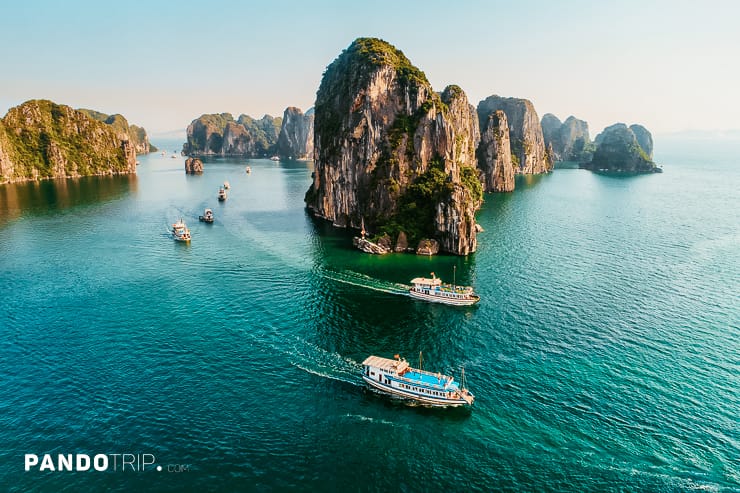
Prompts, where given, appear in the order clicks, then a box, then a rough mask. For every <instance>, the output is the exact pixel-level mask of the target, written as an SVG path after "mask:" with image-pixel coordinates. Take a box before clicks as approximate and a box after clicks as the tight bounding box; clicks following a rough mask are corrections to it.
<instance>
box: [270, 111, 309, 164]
mask: <svg viewBox="0 0 740 493" xmlns="http://www.w3.org/2000/svg"><path fill="white" fill-rule="evenodd" d="M313 118H314V112H313V108H311V109H310V110H308V111H307V112H306V114H305V115H304V114H303V112H302V111H301V110H300V109H299V108H296V107H294V106H290V107H288V108H285V112H284V113H283V125H282V127H280V135H279V136H278V141H277V154H278V156H280V157H284V158H292V159H313Z"/></svg>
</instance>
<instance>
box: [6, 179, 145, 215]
mask: <svg viewBox="0 0 740 493" xmlns="http://www.w3.org/2000/svg"><path fill="white" fill-rule="evenodd" d="M136 190H137V177H136V175H133V174H132V175H115V176H85V177H81V178H68V179H58V180H41V181H29V182H23V183H10V184H7V185H0V224H3V223H6V222H9V221H12V220H14V219H17V218H19V217H21V216H22V215H27V214H28V215H46V214H49V213H55V212H58V211H61V210H64V209H70V208H73V207H78V206H85V205H91V204H99V203H105V202H110V201H112V200H115V199H118V198H120V197H122V196H124V195H126V194H128V193H130V192H136Z"/></svg>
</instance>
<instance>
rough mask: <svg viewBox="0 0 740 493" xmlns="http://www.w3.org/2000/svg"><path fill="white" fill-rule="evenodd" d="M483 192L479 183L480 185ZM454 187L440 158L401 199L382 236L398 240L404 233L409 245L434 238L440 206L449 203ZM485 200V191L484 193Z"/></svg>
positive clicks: (409, 187) (382, 229)
mask: <svg viewBox="0 0 740 493" xmlns="http://www.w3.org/2000/svg"><path fill="white" fill-rule="evenodd" d="M478 187H479V188H480V183H478ZM452 191H453V185H452V183H451V182H450V180H449V177H448V176H447V174H446V173H445V172H444V163H443V162H442V159H441V158H439V157H437V158H436V159H435V160H434V161H433V162H432V163H431V166H430V167H429V169H428V170H427V171H426V172H425V173H422V174H421V175H419V176H418V177H417V178H416V179H415V180H414V181H413V183H411V184H410V185H409V186H408V187H407V188H406V190H405V191H404V192H403V193H402V194H401V196H400V197H399V199H398V212H396V213H395V214H394V215H393V216H391V217H390V218H389V219H388V221H386V222H385V223H384V224H383V225H382V226H381V227H380V235H379V236H382V235H383V234H388V235H389V236H390V237H391V238H396V237H397V236H398V233H399V232H401V231H403V232H405V233H406V236H407V237H408V239H409V242H410V244H415V243H417V242H418V241H419V240H421V239H422V238H433V237H434V236H435V230H434V216H435V214H436V208H437V204H439V203H440V202H444V201H447V200H448V199H449V197H450V194H452ZM481 196H482V191H481Z"/></svg>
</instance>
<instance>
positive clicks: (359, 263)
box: [304, 215, 478, 379]
mask: <svg viewBox="0 0 740 493" xmlns="http://www.w3.org/2000/svg"><path fill="white" fill-rule="evenodd" d="M309 217H310V215H309ZM309 222H310V225H311V226H310V227H311V229H312V233H313V242H314V245H313V247H312V257H313V268H312V270H311V274H310V276H309V279H308V283H307V284H308V288H309V290H310V291H309V293H310V295H309V296H307V297H306V298H305V299H306V301H305V302H306V304H307V306H306V307H305V309H304V313H307V314H308V317H307V320H306V326H307V329H308V333H307V337H308V338H309V339H310V340H311V342H312V343H313V344H315V345H316V346H318V347H320V348H322V349H323V350H326V351H329V352H332V353H336V354H339V355H342V357H345V358H350V359H351V360H353V361H356V362H357V363H358V364H359V362H361V361H363V360H364V358H365V357H367V356H368V355H370V354H376V355H379V356H388V357H390V356H391V355H393V354H395V353H400V354H403V355H409V356H411V355H418V354H419V351H420V350H421V351H424V354H425V355H429V357H430V359H429V361H430V367H433V368H434V369H435V371H441V372H447V373H449V372H450V371H451V370H450V369H451V368H459V364H460V361H461V359H462V358H464V355H463V354H462V347H463V346H464V344H465V343H466V341H465V337H460V330H461V327H462V326H463V325H464V324H465V323H466V321H467V320H469V319H470V318H471V317H472V316H474V314H475V313H476V312H477V311H478V307H477V306H472V307H455V306H448V305H442V304H436V303H427V302H424V301H420V300H416V299H413V298H411V297H410V296H408V289H409V288H410V280H411V279H413V278H414V277H419V276H428V275H429V273H430V272H435V273H436V275H437V276H438V277H441V278H442V279H443V280H444V281H445V282H452V281H453V272H455V271H456V273H457V276H456V279H455V280H456V282H457V283H458V284H473V285H474V281H475V277H476V271H475V255H470V256H468V257H457V256H452V255H439V256H434V257H427V256H417V255H413V254H408V253H397V254H387V255H370V254H366V253H362V252H359V251H358V250H356V249H354V248H353V247H352V236H353V232H352V231H347V230H344V229H338V228H334V227H332V226H331V224H330V223H328V222H327V221H323V220H320V219H314V218H311V219H310V220H309ZM455 267H456V269H454V268H455ZM455 371H457V370H455ZM357 378H358V379H359V375H358V376H357Z"/></svg>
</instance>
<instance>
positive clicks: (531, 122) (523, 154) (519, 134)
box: [478, 95, 552, 174]
mask: <svg viewBox="0 0 740 493" xmlns="http://www.w3.org/2000/svg"><path fill="white" fill-rule="evenodd" d="M496 110H503V112H504V113H506V119H507V120H508V122H509V137H510V139H511V155H512V159H513V160H514V163H515V165H516V171H517V173H522V174H533V173H545V172H547V171H550V170H552V159H550V157H549V156H548V154H547V149H546V146H545V139H544V137H543V136H542V126H541V125H540V118H539V117H538V116H537V112H536V111H535V109H534V105H533V104H532V102H531V101H529V100H527V99H517V98H503V97H501V96H495V95H494V96H489V97H487V98H486V99H484V100H483V101H481V102H480V103H478V118H479V119H480V126H481V128H482V127H483V125H484V124H486V122H487V120H488V117H489V116H490V115H491V113H493V112H494V111H496Z"/></svg>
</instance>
